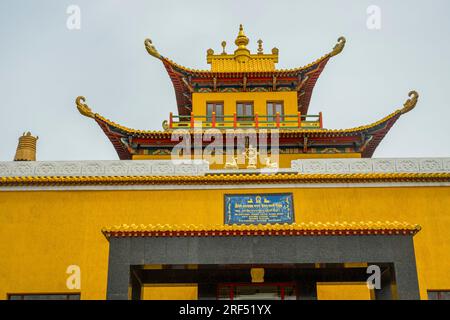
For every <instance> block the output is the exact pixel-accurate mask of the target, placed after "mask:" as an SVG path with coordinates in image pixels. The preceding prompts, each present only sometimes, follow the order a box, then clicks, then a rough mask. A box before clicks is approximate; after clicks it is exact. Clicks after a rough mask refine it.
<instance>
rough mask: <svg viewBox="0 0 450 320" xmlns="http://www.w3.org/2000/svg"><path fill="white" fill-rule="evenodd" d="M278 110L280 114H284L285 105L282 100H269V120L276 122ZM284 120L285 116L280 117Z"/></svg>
mask: <svg viewBox="0 0 450 320" xmlns="http://www.w3.org/2000/svg"><path fill="white" fill-rule="evenodd" d="M277 112H278V113H279V114H280V116H283V114H284V105H283V102H282V101H268V102H267V121H271V122H275V121H276V114H277ZM280 120H282V121H283V117H280Z"/></svg>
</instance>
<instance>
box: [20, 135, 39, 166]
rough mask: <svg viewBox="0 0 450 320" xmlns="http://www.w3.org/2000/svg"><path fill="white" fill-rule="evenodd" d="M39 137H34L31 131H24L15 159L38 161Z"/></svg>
mask: <svg viewBox="0 0 450 320" xmlns="http://www.w3.org/2000/svg"><path fill="white" fill-rule="evenodd" d="M38 139H39V137H33V136H32V135H31V133H30V132H27V133H25V132H24V133H23V135H22V136H21V137H20V138H19V144H18V146H17V150H16V155H15V156H14V161H36V142H37V140H38Z"/></svg>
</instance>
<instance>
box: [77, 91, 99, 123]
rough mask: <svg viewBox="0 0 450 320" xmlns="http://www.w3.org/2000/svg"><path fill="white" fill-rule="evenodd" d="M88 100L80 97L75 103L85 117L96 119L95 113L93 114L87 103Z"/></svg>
mask: <svg viewBox="0 0 450 320" xmlns="http://www.w3.org/2000/svg"><path fill="white" fill-rule="evenodd" d="M85 102H86V98H85V97H83V96H79V97H77V98H76V100H75V103H76V105H77V109H78V111H79V112H80V113H81V114H82V115H83V116H85V117H88V118H92V119H95V113H93V112H92V110H91V108H89V106H88V105H87V104H86V103H85Z"/></svg>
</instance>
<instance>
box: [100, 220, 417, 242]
mask: <svg viewBox="0 0 450 320" xmlns="http://www.w3.org/2000/svg"><path fill="white" fill-rule="evenodd" d="M420 229H421V227H420V226H419V225H417V224H410V223H407V222H397V221H394V222H389V221H385V222H380V221H377V222H371V221H369V222H342V223H341V222H334V223H321V222H317V223H313V222H311V223H293V224H259V225H213V226H204V225H192V224H190V225H169V224H165V225H161V224H157V225H143V224H141V225H135V224H132V225H126V224H124V225H119V226H114V227H105V228H103V229H102V233H103V234H104V235H105V237H106V238H110V237H219V236H220V237H222V236H262V235H264V236H355V235H415V234H416V233H418V232H419V231H420Z"/></svg>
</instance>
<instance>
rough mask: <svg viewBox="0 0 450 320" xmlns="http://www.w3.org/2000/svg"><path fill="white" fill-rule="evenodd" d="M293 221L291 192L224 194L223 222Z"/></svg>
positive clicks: (259, 222)
mask: <svg viewBox="0 0 450 320" xmlns="http://www.w3.org/2000/svg"><path fill="white" fill-rule="evenodd" d="M293 222H294V209H293V202H292V193H267V194H226V195H225V224H267V223H293Z"/></svg>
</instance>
